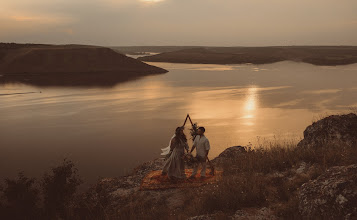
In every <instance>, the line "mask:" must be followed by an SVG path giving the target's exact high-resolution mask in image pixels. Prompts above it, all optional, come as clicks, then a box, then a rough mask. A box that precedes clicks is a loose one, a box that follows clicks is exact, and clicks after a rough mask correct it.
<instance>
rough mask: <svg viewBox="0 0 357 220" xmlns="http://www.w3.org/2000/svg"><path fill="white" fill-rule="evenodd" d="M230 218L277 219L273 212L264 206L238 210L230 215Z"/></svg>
mask: <svg viewBox="0 0 357 220" xmlns="http://www.w3.org/2000/svg"><path fill="white" fill-rule="evenodd" d="M232 219H237V220H238V219H245V220H268V219H270V220H274V219H278V218H277V217H276V216H275V215H274V214H273V212H272V211H271V210H270V209H269V208H266V207H263V208H261V209H246V210H238V211H236V213H235V214H234V215H233V216H232Z"/></svg>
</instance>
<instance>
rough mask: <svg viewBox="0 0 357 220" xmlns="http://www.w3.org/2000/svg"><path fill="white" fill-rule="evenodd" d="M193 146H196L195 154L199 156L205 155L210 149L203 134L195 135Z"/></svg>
mask: <svg viewBox="0 0 357 220" xmlns="http://www.w3.org/2000/svg"><path fill="white" fill-rule="evenodd" d="M193 146H195V147H196V152H197V153H196V155H198V156H201V157H205V156H206V152H207V151H208V150H209V149H211V147H210V144H209V141H208V139H207V138H206V136H204V135H202V136H200V135H197V136H196V138H195V140H194V141H193Z"/></svg>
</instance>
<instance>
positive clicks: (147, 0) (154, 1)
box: [140, 0, 165, 4]
mask: <svg viewBox="0 0 357 220" xmlns="http://www.w3.org/2000/svg"><path fill="white" fill-rule="evenodd" d="M140 1H141V2H144V3H149V4H152V3H159V2H163V1H165V0H140Z"/></svg>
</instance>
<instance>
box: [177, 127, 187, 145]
mask: <svg viewBox="0 0 357 220" xmlns="http://www.w3.org/2000/svg"><path fill="white" fill-rule="evenodd" d="M181 130H183V127H177V128H176V131H175V139H176V141H179V140H181V141H183V142H187V138H186V135H185V134H181Z"/></svg>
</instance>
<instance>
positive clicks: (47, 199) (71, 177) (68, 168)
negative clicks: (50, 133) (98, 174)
mask: <svg viewBox="0 0 357 220" xmlns="http://www.w3.org/2000/svg"><path fill="white" fill-rule="evenodd" d="M51 171H52V172H51V173H50V174H47V173H45V175H44V176H43V179H42V183H41V186H42V191H43V195H44V209H45V215H46V217H47V218H51V219H52V218H58V217H60V218H64V219H67V218H68V217H70V216H71V215H73V213H71V212H72V208H73V198H74V195H75V193H76V191H77V187H78V186H79V185H80V184H81V183H82V180H81V179H80V178H79V176H78V174H77V169H76V168H75V167H74V163H73V162H72V161H68V160H67V159H64V160H63V163H62V164H61V165H60V166H58V167H54V168H52V170H51Z"/></svg>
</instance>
